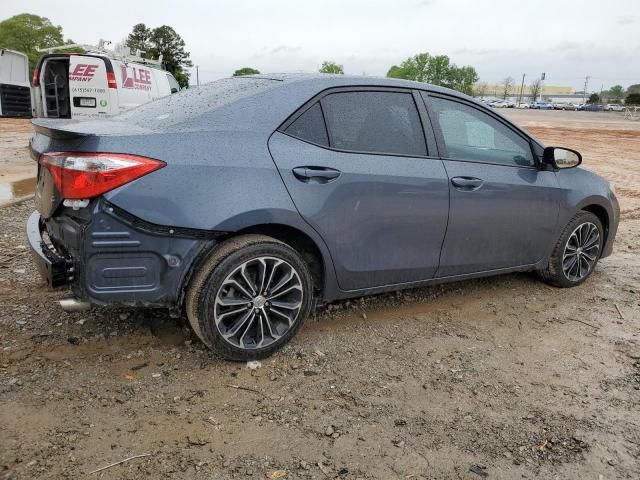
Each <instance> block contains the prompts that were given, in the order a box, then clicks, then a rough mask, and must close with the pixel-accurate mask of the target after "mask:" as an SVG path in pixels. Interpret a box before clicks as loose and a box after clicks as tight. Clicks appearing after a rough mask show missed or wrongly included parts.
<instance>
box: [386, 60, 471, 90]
mask: <svg viewBox="0 0 640 480" xmlns="http://www.w3.org/2000/svg"><path fill="white" fill-rule="evenodd" d="M387 77H390V78H402V79H405V80H414V81H416V82H426V83H431V84H433V85H440V86H443V87H448V88H453V89H454V90H458V91H460V92H464V93H466V94H468V95H472V94H473V85H474V83H476V82H477V81H478V74H477V73H476V70H475V68H473V67H471V66H465V67H458V66H457V65H456V64H455V63H451V61H450V60H449V57H448V56H446V55H435V56H432V55H430V54H429V53H426V52H425V53H418V54H417V55H414V56H413V57H409V58H407V59H406V60H405V61H403V62H402V63H401V64H400V65H399V66H398V65H393V66H392V67H391V68H390V69H389V71H388V72H387Z"/></svg>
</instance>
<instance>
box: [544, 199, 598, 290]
mask: <svg viewBox="0 0 640 480" xmlns="http://www.w3.org/2000/svg"><path fill="white" fill-rule="evenodd" d="M603 244H604V229H603V228H602V222H600V219H599V218H598V217H597V216H595V215H594V214H593V213H591V212H586V211H581V212H578V213H577V214H576V215H575V216H574V217H573V218H572V219H571V220H570V221H569V223H568V224H567V226H566V227H565V228H564V230H563V231H562V234H561V235H560V238H559V239H558V242H557V243H556V245H555V247H554V249H553V253H552V254H551V257H550V258H549V262H548V264H547V265H546V267H545V268H543V269H541V270H538V271H537V274H538V276H539V277H540V278H541V279H542V280H543V281H545V282H546V283H549V284H551V285H554V286H556V287H561V288H568V287H575V286H577V285H580V284H581V283H582V282H584V281H585V280H586V279H587V278H589V276H590V275H591V273H593V270H594V269H595V267H596V265H597V263H598V260H599V259H600V254H601V253H602V247H603ZM576 262H579V263H576Z"/></svg>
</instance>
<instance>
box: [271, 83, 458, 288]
mask: <svg viewBox="0 0 640 480" xmlns="http://www.w3.org/2000/svg"><path fill="white" fill-rule="evenodd" d="M425 119H427V116H426V110H425V108H424V104H423V102H422V101H421V99H420V97H419V96H418V95H417V94H415V93H413V92H411V91H410V90H403V89H366V88H359V89H339V90H335V89H334V90H330V91H327V92H325V93H323V94H321V95H320V96H318V97H316V98H314V99H312V100H311V101H310V102H307V104H305V105H304V106H303V107H302V108H301V109H300V110H299V111H298V112H297V113H296V114H294V115H293V116H292V117H291V118H290V119H289V120H288V121H287V122H285V124H284V125H283V126H282V127H281V128H280V129H279V130H278V131H277V132H275V133H274V134H273V135H272V136H271V139H270V141H269V149H270V151H271V154H272V156H273V159H274V161H275V163H276V165H277V167H278V169H279V171H280V173H281V175H282V178H283V180H284V183H285V185H286V187H287V189H288V191H289V193H290V195H291V197H292V199H293V201H294V203H295V205H296V207H297V209H298V210H299V212H300V214H301V215H302V216H303V218H304V219H305V220H306V221H307V222H308V223H309V224H310V225H311V226H312V227H313V228H314V229H315V230H316V231H317V232H318V233H319V234H320V235H321V236H322V238H323V240H324V241H325V243H326V245H327V246H328V248H329V250H330V253H331V256H332V259H333V262H334V267H335V270H336V274H337V280H338V284H339V286H340V288H341V289H343V290H358V289H365V288H370V287H379V286H384V285H391V284H397V283H404V282H412V281H418V280H424V279H429V278H432V277H433V276H434V274H435V272H436V270H437V268H438V261H439V256H440V248H441V246H442V240H443V238H444V233H445V230H446V225H447V215H448V208H449V191H448V183H447V182H448V179H447V175H446V172H445V169H444V166H443V163H442V161H441V160H440V159H439V158H437V156H435V149H434V145H433V143H434V139H433V132H432V131H431V128H430V127H429V130H428V132H429V133H428V135H429V141H426V140H425V130H424V129H423V125H422V122H423V121H426V120H425ZM430 154H431V155H430Z"/></svg>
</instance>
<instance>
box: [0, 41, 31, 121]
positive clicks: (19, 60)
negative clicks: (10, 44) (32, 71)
mask: <svg viewBox="0 0 640 480" xmlns="http://www.w3.org/2000/svg"><path fill="white" fill-rule="evenodd" d="M31 114H32V112H31V85H29V59H28V58H27V56H26V55H25V54H24V53H21V52H16V51H14V50H7V49H4V48H3V49H0V116H3V117H8V116H9V117H30V116H31Z"/></svg>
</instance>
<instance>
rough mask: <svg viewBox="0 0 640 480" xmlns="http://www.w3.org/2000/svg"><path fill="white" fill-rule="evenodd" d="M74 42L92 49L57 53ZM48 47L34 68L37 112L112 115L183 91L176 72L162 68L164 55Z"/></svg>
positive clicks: (61, 115) (75, 116)
mask: <svg viewBox="0 0 640 480" xmlns="http://www.w3.org/2000/svg"><path fill="white" fill-rule="evenodd" d="M74 47H82V48H84V49H85V50H86V53H83V54H75V53H59V52H57V53H54V51H55V50H56V49H57V48H64V49H70V48H74ZM47 51H48V52H49V53H47V54H45V55H43V56H42V57H41V58H40V59H39V60H38V63H37V65H36V68H35V71H34V73H33V80H32V86H33V89H34V100H35V111H36V116H37V117H44V118H72V119H84V118H96V117H106V116H110V115H116V114H118V113H121V112H124V111H125V110H128V109H130V108H133V107H136V106H138V105H142V104H143V103H146V102H150V101H151V100H155V99H157V98H161V97H164V96H167V95H170V94H172V93H176V92H178V91H179V90H180V85H179V84H178V82H177V81H176V79H175V78H174V77H173V75H171V73H169V72H167V71H165V70H163V69H162V68H161V66H160V65H161V59H158V60H150V59H143V58H142V57H140V56H138V55H131V54H130V53H128V51H126V52H122V53H116V52H112V51H110V50H105V49H104V48H102V46H99V47H91V46H88V45H65V46H63V47H56V48H53V49H49V50H47Z"/></svg>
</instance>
